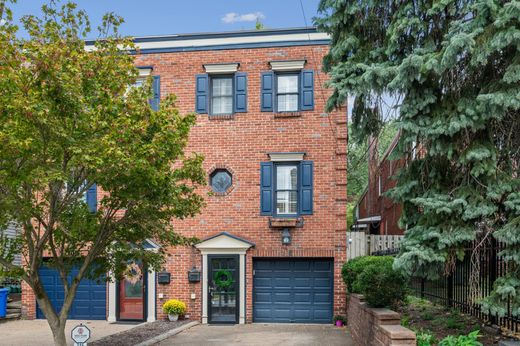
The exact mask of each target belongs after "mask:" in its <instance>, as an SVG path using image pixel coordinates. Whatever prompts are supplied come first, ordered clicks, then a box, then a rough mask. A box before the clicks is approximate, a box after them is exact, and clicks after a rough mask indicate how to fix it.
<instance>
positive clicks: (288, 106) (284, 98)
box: [278, 95, 298, 112]
mask: <svg viewBox="0 0 520 346" xmlns="http://www.w3.org/2000/svg"><path fill="white" fill-rule="evenodd" d="M297 110H298V95H278V112H296V111H297Z"/></svg>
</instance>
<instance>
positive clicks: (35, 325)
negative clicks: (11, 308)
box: [0, 320, 137, 346]
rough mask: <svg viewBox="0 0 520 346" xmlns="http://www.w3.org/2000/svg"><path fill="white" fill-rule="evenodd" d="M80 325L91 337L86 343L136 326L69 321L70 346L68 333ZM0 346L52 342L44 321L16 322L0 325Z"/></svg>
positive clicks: (21, 345) (105, 322)
mask: <svg viewBox="0 0 520 346" xmlns="http://www.w3.org/2000/svg"><path fill="white" fill-rule="evenodd" d="M80 323H83V324H84V325H86V326H87V327H88V328H89V329H90V332H91V337H90V339H89V341H88V342H91V341H94V340H97V339H100V338H102V337H104V336H108V335H111V334H114V333H119V332H122V331H124V330H128V329H130V328H133V327H135V326H137V324H114V323H108V322H107V321H85V320H81V321H77V320H69V321H68V322H67V326H66V327H65V335H67V338H68V340H69V344H70V345H72V344H73V343H72V340H70V331H71V330H72V328H74V327H75V326H77V325H78V324H80ZM0 345H2V346H3V345H6V346H7V345H9V346H10V345H14V346H26V345H27V346H29V345H41V346H54V342H53V341H52V332H51V329H50V328H49V325H48V324H47V321H46V320H30V321H29V320H16V321H6V322H2V323H0Z"/></svg>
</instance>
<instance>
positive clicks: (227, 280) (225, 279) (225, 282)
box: [213, 269, 235, 289]
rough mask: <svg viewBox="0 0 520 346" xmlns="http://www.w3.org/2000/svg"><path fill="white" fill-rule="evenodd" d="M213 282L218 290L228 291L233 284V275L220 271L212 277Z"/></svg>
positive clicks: (223, 270) (226, 271)
mask: <svg viewBox="0 0 520 346" xmlns="http://www.w3.org/2000/svg"><path fill="white" fill-rule="evenodd" d="M213 282H214V283H215V285H217V287H218V288H222V289H228V288H230V287H231V286H232V285H233V284H234V283H235V280H233V274H232V273H231V272H230V271H229V270H226V269H220V270H219V271H217V272H216V273H215V275H213Z"/></svg>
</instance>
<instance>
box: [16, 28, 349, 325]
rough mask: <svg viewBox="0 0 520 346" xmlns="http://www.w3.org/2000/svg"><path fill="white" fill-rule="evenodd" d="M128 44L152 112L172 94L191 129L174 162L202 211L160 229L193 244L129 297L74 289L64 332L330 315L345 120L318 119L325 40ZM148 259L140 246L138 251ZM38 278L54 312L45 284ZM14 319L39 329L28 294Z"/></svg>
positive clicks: (338, 302)
mask: <svg viewBox="0 0 520 346" xmlns="http://www.w3.org/2000/svg"><path fill="white" fill-rule="evenodd" d="M135 43H136V45H137V46H138V47H139V48H140V51H139V54H136V56H135V65H136V67H138V68H139V69H140V74H141V76H143V78H144V77H146V76H149V75H152V76H153V80H154V92H155V101H154V102H153V103H152V105H153V106H155V107H156V106H157V103H159V102H160V98H161V97H164V96H166V95H168V94H172V93H173V94H175V95H177V100H178V102H177V104H178V107H179V108H180V110H181V112H183V113H188V112H196V113H197V116H198V118H197V124H196V126H195V127H194V128H193V129H192V131H191V134H190V140H189V145H188V148H187V152H198V153H201V154H203V155H204V157H205V161H204V169H205V171H206V172H207V177H208V186H207V187H206V188H204V189H201V191H200V193H201V194H203V195H204V196H205V199H206V203H207V205H206V207H205V208H204V209H203V211H202V212H201V213H200V214H199V215H198V216H196V217H194V218H191V219H187V220H173V221H172V226H173V228H174V229H175V231H176V232H179V233H181V234H183V235H185V236H188V237H192V236H194V237H197V238H198V239H199V242H198V243H197V244H196V245H194V246H192V247H174V248H169V249H168V258H167V262H166V265H165V266H164V268H163V270H162V271H161V272H159V273H155V272H145V271H144V273H145V274H144V275H143V277H142V279H141V281H139V282H137V283H131V282H128V281H126V280H122V281H120V282H113V283H112V282H111V283H107V284H106V285H105V284H98V283H96V282H90V281H88V280H84V282H82V283H81V285H80V289H79V291H78V296H77V298H76V300H75V302H74V305H73V307H72V311H71V314H70V318H79V319H107V320H108V321H119V320H142V321H154V320H156V319H162V318H164V317H165V315H164V313H163V312H162V309H161V307H162V304H163V303H164V302H165V301H166V300H168V299H171V298H176V299H180V300H182V301H184V302H186V304H187V307H188V312H187V315H189V318H191V319H195V320H200V321H201V322H202V323H249V322H309V323H329V322H331V321H332V318H333V315H335V314H342V315H344V314H345V305H346V303H345V289H344V286H343V282H342V280H341V266H342V264H343V263H344V262H345V259H346V230H347V225H346V162H347V160H346V141H347V124H346V121H347V118H346V112H345V109H340V110H338V111H334V112H332V113H326V112H325V102H326V100H327V98H328V96H329V94H330V90H327V89H325V88H324V86H323V85H324V82H325V81H326V79H327V76H326V75H325V74H323V73H322V72H321V69H322V67H321V62H322V59H323V56H324V55H325V54H326V53H327V51H328V49H329V46H328V44H329V39H328V37H327V35H326V34H323V33H319V32H316V30H315V29H314V28H300V29H282V30H258V31H238V32H226V33H208V34H186V35H172V36H154V37H142V38H136V39H135ZM208 192H212V193H211V194H209V195H208ZM102 195H103V193H102V191H101V187H99V188H98V190H97V191H95V190H94V191H90V194H89V196H87V200H88V201H91V202H92V201H93V203H94V205H93V207H95V203H96V200H98V201H99V200H100V199H101V198H102ZM159 246H160V244H156V243H155V242H154V241H153V239H150V241H149V248H150V251H154V249H156V248H158V247H159ZM41 276H42V280H43V281H44V283H45V287H46V289H47V290H48V292H49V295H50V296H51V297H53V300H54V303H55V304H56V305H59V304H60V297H61V298H62V295H61V294H60V287H59V280H58V277H57V273H56V272H54V271H53V270H49V269H42V273H41ZM61 290H62V289H61ZM23 305H24V312H25V314H26V316H27V317H28V318H42V317H43V314H42V313H41V312H40V311H39V309H38V307H37V304H36V301H35V299H34V296H33V295H32V293H31V292H30V290H27V289H26V290H24V296H23Z"/></svg>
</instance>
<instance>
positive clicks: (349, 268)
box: [341, 256, 394, 293]
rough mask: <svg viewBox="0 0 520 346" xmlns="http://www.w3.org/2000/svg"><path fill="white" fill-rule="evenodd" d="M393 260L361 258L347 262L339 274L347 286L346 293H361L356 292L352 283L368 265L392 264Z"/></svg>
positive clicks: (375, 257) (388, 257)
mask: <svg viewBox="0 0 520 346" xmlns="http://www.w3.org/2000/svg"><path fill="white" fill-rule="evenodd" d="M393 261H394V259H393V257H390V256H361V257H356V258H354V259H351V260H349V261H348V262H346V263H345V264H344V265H343V268H342V269H341V274H342V276H343V281H344V282H345V284H346V285H347V290H348V292H351V293H361V292H359V291H356V289H355V287H354V282H355V281H356V279H357V277H358V275H359V274H361V273H362V272H363V270H364V269H365V268H367V267H368V266H370V265H381V264H383V263H393Z"/></svg>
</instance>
